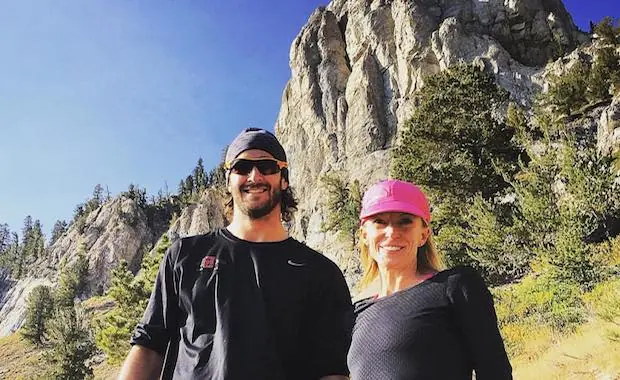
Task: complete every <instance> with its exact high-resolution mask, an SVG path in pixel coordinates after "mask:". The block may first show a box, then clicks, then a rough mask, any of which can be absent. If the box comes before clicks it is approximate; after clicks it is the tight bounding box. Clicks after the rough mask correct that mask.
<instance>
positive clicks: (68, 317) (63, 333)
mask: <svg viewBox="0 0 620 380" xmlns="http://www.w3.org/2000/svg"><path fill="white" fill-rule="evenodd" d="M48 331H49V332H48V339H49V344H50V346H51V349H50V350H49V351H47V352H45V353H44V357H45V359H46V360H47V362H48V363H49V364H50V365H51V368H50V371H49V373H47V376H48V377H49V378H52V379H67V380H82V379H85V378H90V377H92V373H93V371H92V368H91V367H90V365H89V364H88V361H89V359H90V358H91V357H92V356H93V354H94V353H95V349H96V347H95V345H94V343H93V340H92V336H91V333H90V330H89V328H88V326H87V325H86V317H85V315H84V314H83V312H82V311H81V309H79V308H75V307H68V308H59V309H56V312H55V313H54V317H53V318H52V320H51V321H50V323H49V329H48Z"/></svg>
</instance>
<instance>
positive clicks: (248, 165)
mask: <svg viewBox="0 0 620 380" xmlns="http://www.w3.org/2000/svg"><path fill="white" fill-rule="evenodd" d="M253 167H254V163H253V162H252V161H248V160H239V161H237V162H235V164H234V165H233V166H232V168H231V170H232V172H233V173H235V174H239V175H247V174H249V173H250V172H251V171H252V168H253Z"/></svg>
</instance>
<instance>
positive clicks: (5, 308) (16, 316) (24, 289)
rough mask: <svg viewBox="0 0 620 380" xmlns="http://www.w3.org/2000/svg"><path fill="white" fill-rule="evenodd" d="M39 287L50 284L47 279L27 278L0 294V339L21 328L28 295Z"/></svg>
mask: <svg viewBox="0 0 620 380" xmlns="http://www.w3.org/2000/svg"><path fill="white" fill-rule="evenodd" d="M39 285H46V286H51V285H52V282H51V281H50V280H49V279H47V278H34V277H27V278H24V279H21V280H19V281H17V282H16V283H14V284H12V286H11V287H10V288H8V289H6V291H5V292H2V293H0V337H3V336H7V335H9V334H11V333H13V332H15V331H17V329H18V328H20V327H21V326H22V324H23V323H24V321H25V318H26V309H27V307H28V295H29V294H30V292H31V291H32V290H33V289H34V288H36V287H37V286H39Z"/></svg>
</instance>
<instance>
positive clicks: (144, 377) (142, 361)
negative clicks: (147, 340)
mask: <svg viewBox="0 0 620 380" xmlns="http://www.w3.org/2000/svg"><path fill="white" fill-rule="evenodd" d="M163 364H164V358H163V357H162V356H161V355H160V354H159V353H158V352H157V351H153V350H151V349H150V348H146V347H142V346H138V345H134V346H133V347H131V350H130V351H129V355H127V358H126V359H125V363H123V367H122V368H121V373H120V375H119V376H118V380H151V379H159V377H160V375H161V368H162V366H163Z"/></svg>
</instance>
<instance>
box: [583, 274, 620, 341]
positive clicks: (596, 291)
mask: <svg viewBox="0 0 620 380" xmlns="http://www.w3.org/2000/svg"><path fill="white" fill-rule="evenodd" d="M584 299H585V301H586V304H587V305H588V307H589V308H590V309H591V310H592V312H593V313H594V314H595V315H596V316H597V317H599V318H601V319H603V320H604V321H607V322H610V323H611V326H610V327H608V328H607V337H608V338H609V339H610V340H613V341H619V342H620V279H618V278H614V279H612V280H608V281H605V282H602V283H600V284H598V285H596V286H595V287H594V288H593V289H592V291H591V292H589V293H588V294H586V295H585V296H584Z"/></svg>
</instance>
